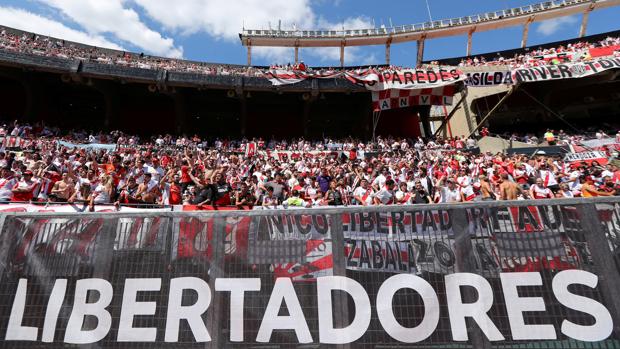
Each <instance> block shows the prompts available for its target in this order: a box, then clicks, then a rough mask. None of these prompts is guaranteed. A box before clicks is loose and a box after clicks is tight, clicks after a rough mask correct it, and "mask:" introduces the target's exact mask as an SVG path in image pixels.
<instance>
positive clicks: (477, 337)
mask: <svg viewBox="0 0 620 349" xmlns="http://www.w3.org/2000/svg"><path fill="white" fill-rule="evenodd" d="M449 215H450V221H451V222H452V229H453V231H454V255H455V259H456V263H455V270H454V272H456V273H476V264H475V257H474V251H473V249H472V246H471V238H470V236H469V229H468V227H469V221H468V219H467V209H463V208H461V209H451V210H449ZM463 298H464V299H463V301H464V302H467V303H473V302H475V301H476V299H477V298H478V295H477V292H476V291H474V289H473V288H471V287H467V288H465V289H464V290H463ZM469 321H472V320H471V319H468V326H467V329H468V330H467V332H468V334H469V340H470V342H471V345H472V347H473V348H476V349H490V348H491V342H490V341H489V340H488V338H486V336H485V335H484V333H482V330H481V329H480V328H479V327H478V326H472V325H473V324H472V323H471V322H469Z"/></svg>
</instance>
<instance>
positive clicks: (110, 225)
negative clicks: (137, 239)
mask: <svg viewBox="0 0 620 349" xmlns="http://www.w3.org/2000/svg"><path fill="white" fill-rule="evenodd" d="M117 226H118V218H105V219H104V222H103V225H102V226H101V232H100V233H99V234H97V235H98V238H97V240H96V243H95V244H94V247H93V248H94V251H93V274H92V275H91V277H92V278H98V279H104V280H112V277H111V276H112V275H111V271H112V264H113V262H114V240H115V239H116V227H117ZM98 299H99V295H98V294H96V293H94V292H89V294H88V297H87V302H88V303H94V302H96V301H97V300H98ZM97 321H98V320H97V319H96V318H95V317H93V316H88V317H86V319H85V320H84V325H85V326H86V328H89V329H93V328H96V327H97ZM100 347H101V346H100V343H93V344H89V345H86V348H100Z"/></svg>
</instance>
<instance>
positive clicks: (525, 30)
mask: <svg viewBox="0 0 620 349" xmlns="http://www.w3.org/2000/svg"><path fill="white" fill-rule="evenodd" d="M532 22H534V16H532V17H530V18H528V19H527V22H525V24H524V25H523V37H522V38H521V48H526V47H527V37H528V35H529V33H530V24H532Z"/></svg>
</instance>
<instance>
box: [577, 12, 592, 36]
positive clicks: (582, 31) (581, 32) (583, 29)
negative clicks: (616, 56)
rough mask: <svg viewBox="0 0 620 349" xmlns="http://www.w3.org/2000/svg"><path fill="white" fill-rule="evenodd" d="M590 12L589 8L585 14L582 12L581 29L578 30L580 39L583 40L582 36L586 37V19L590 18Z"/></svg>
mask: <svg viewBox="0 0 620 349" xmlns="http://www.w3.org/2000/svg"><path fill="white" fill-rule="evenodd" d="M591 11H592V9H591V8H590V9H588V10H586V12H584V13H583V16H582V17H581V28H580V29H579V37H580V38H583V37H584V36H586V31H587V29H588V19H589V17H590V12H591Z"/></svg>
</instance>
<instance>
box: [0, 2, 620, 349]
mask: <svg viewBox="0 0 620 349" xmlns="http://www.w3.org/2000/svg"><path fill="white" fill-rule="evenodd" d="M50 3H53V1H52V2H50ZM58 3H61V2H58ZM111 3H112V2H111ZM120 3H122V1H121V2H120ZM136 3H142V2H141V1H136ZM76 4H77V2H76ZM426 5H427V6H428V5H429V3H428V2H427V3H426ZM619 5H620V1H619V0H554V1H546V2H541V3H532V4H526V5H523V6H519V7H506V8H499V7H501V5H497V6H498V8H495V9H493V10H492V11H485V12H480V13H477V14H473V13H462V14H461V16H460V17H454V18H443V19H439V20H437V19H435V20H433V19H432V17H431V13H430V7H427V9H428V15H429V21H426V22H422V23H418V24H406V25H396V26H393V25H392V23H391V22H392V20H391V19H390V25H389V26H386V25H381V26H375V25H374V24H373V27H363V26H362V27H356V28H355V29H347V28H344V25H343V26H342V28H337V26H331V27H330V28H328V29H322V28H313V27H303V28H302V27H300V28H297V26H296V25H295V26H293V27H292V28H287V29H283V28H282V27H281V25H278V28H277V29H273V28H271V24H270V25H269V29H254V28H246V27H245V24H244V25H243V26H242V27H239V32H238V41H236V42H235V45H237V46H238V47H240V48H242V49H243V52H244V57H243V60H244V61H245V60H246V59H247V62H246V64H238V62H236V63H235V64H233V63H227V62H205V61H201V60H189V59H183V58H171V57H164V56H163V55H162V56H159V55H150V54H145V53H143V52H139V51H128V50H121V49H115V48H114V47H112V46H115V45H107V47H111V48H107V47H100V46H93V45H88V44H86V43H84V42H78V41H71V40H68V39H67V38H65V37H62V36H48V35H47V34H45V33H42V32H36V31H30V30H26V29H24V27H21V26H19V25H6V24H7V23H15V21H13V20H10V19H7V17H3V13H4V12H3V11H5V7H4V6H3V5H2V4H0V95H1V96H3V99H2V104H1V106H0V125H1V127H0V138H1V140H0V142H1V147H0V171H1V172H0V177H1V178H0V338H2V341H0V348H31V347H37V348H38V347H42V348H68V347H101V348H141V347H146V346H149V347H153V348H160V347H161V348H181V347H182V348H194V347H195V348H198V347H201V348H202V347H210V348H319V347H321V348H323V347H337V348H358V347H359V348H454V349H456V348H476V349H477V348H515V349H516V348H620V301H619V300H618V297H617V296H616V295H617V292H618V290H620V274H619V272H620V254H619V253H618V251H619V250H620V243H619V241H620V240H619V237H620V206H619V204H620V199H618V198H617V197H618V196H620V161H619V160H618V156H619V155H618V154H619V153H620V121H619V120H620V28H618V27H617V23H615V22H613V23H612V26H611V27H610V26H606V27H605V28H606V29H605V30H604V31H595V32H592V33H590V30H589V29H588V28H589V27H588V26H589V25H592V23H591V21H592V18H600V17H595V16H596V14H597V13H599V12H604V11H614V10H617V9H618V8H619ZM42 6H43V5H42ZM53 6H60V5H53ZM97 6H101V5H97ZM104 7H105V6H101V7H99V8H98V9H97V10H98V11H99V10H100V11H104V10H106V9H105V8H104ZM180 7H181V5H180V4H179V8H180ZM164 8H165V9H166V10H168V9H170V10H171V9H173V8H174V9H176V7H175V6H172V5H169V4H167V5H166V6H164ZM472 8H474V7H472ZM485 8H486V7H485ZM107 9H109V8H107ZM121 9H124V11H125V12H126V11H128V10H127V9H125V8H122V7H121ZM418 10H419V9H418ZM12 11H13V12H12V13H18V12H17V11H15V10H14V9H13V10H12ZM447 13H453V12H447ZM607 13H610V12H607ZM611 13H613V12H611ZM65 15H66V13H65ZM175 15H176V13H174V11H170V13H167V14H166V16H170V17H172V16H175ZM149 16H152V19H153V20H154V18H155V15H153V14H152V13H149ZM166 16H164V20H163V21H164V22H165V18H167V17H166ZM274 16H276V15H274ZM590 16H593V17H592V18H591V17H590ZM577 17H578V18H579V20H577V21H575V20H568V21H567V20H565V19H566V18H577ZM3 18H4V21H6V22H7V23H3V22H2V21H3ZM30 18H35V17H30ZM270 19H271V20H273V21H276V20H277V18H272V17H270ZM322 20H323V21H325V19H322ZM37 21H40V18H39V17H37ZM545 21H559V22H557V23H568V24H570V25H571V26H573V27H576V29H578V30H574V31H575V33H577V32H578V35H576V36H574V37H572V38H569V39H564V40H560V41H549V42H545V43H542V44H540V43H536V44H528V43H529V42H530V41H531V35H532V33H531V32H530V28H531V27H532V28H534V26H536V25H537V24H539V23H543V22H545ZM562 21H564V22H562ZM598 21H600V19H599V20H598ZM87 22H91V21H87ZM95 22H97V19H96V18H93V19H92V23H91V24H93V23H94V24H96V23H95ZM308 23H310V22H308ZM312 23H315V22H312ZM316 23H321V21H319V22H316ZM594 24H595V25H596V28H601V26H600V25H599V24H600V23H597V20H595V23H594ZM119 25H120V24H119ZM507 28H508V29H510V30H513V31H514V30H516V31H518V34H519V37H520V39H521V45H520V47H513V48H511V49H508V50H493V51H489V52H486V53H484V52H480V53H478V52H476V53H475V54H474V52H475V51H476V50H474V47H475V46H474V45H475V42H476V40H479V39H480V38H482V39H481V40H484V38H485V36H483V35H484V33H490V32H495V31H500V32H501V31H503V30H507ZM64 32H65V33H69V34H71V35H73V36H72V37H74V36H75V35H74V32H72V31H68V30H65V31H64ZM502 33H503V32H502ZM69 34H68V35H69ZM90 34H92V33H89V35H90ZM454 37H460V38H465V42H464V45H463V46H464V48H465V53H466V55H465V56H447V57H441V58H439V59H438V58H436V57H435V56H434V55H429V53H428V51H432V47H433V46H432V44H433V42H434V41H441V40H449V39H451V38H454ZM99 39H101V38H99V37H98V40H99ZM102 40H103V39H102ZM235 40H236V37H235ZM100 41H101V40H100ZM215 42H216V44H214V48H211V47H210V49H214V50H217V49H218V48H222V49H224V47H226V45H227V44H225V43H223V42H218V41H215ZM399 45H409V46H406V47H408V48H409V49H408V50H409V51H408V54H409V53H410V52H413V53H412V54H410V56H411V57H415V59H411V62H410V63H409V64H408V65H406V66H400V65H396V64H395V61H399V62H400V61H402V60H401V59H400V58H399V57H397V56H396V55H395V53H398V52H402V51H399V50H398V49H397V47H399ZM116 46H118V45H116ZM370 47H372V49H374V50H375V51H377V50H378V51H380V52H381V55H383V54H384V55H385V60H380V61H374V62H372V63H371V64H361V65H346V64H345V63H346V62H349V61H348V60H347V56H346V54H347V53H348V54H350V55H355V54H356V53H358V55H359V52H370V51H360V50H364V49H368V48H370ZM412 47H415V50H413V49H412ZM484 47H486V46H484ZM279 49H284V51H281V52H289V53H291V54H292V56H291V57H289V59H290V60H291V63H289V64H276V63H275V62H274V64H271V65H253V62H255V61H256V60H257V59H261V58H260V57H261V56H260V55H261V54H263V55H264V52H269V50H271V51H272V52H280V51H278V50H279ZM313 49H319V51H310V50H313ZM265 50H267V51H265ZM320 50H323V51H320ZM326 50H330V51H326ZM237 52H240V51H239V50H237ZM306 52H322V53H323V54H325V55H327V53H328V52H331V53H333V52H337V53H338V55H337V56H334V57H335V59H336V60H337V62H338V63H339V64H336V65H335V66H319V65H316V66H310V65H308V64H306V63H305V62H304V61H302V59H301V57H304V55H306ZM442 52H443V51H442ZM257 57H258V58H257ZM262 57H265V56H262ZM267 57H272V56H269V55H267ZM305 57H310V54H309V53H308V55H307V56H305ZM372 57H373V58H375V59H376V56H372ZM428 57H432V58H428ZM263 59H264V58H263Z"/></svg>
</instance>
